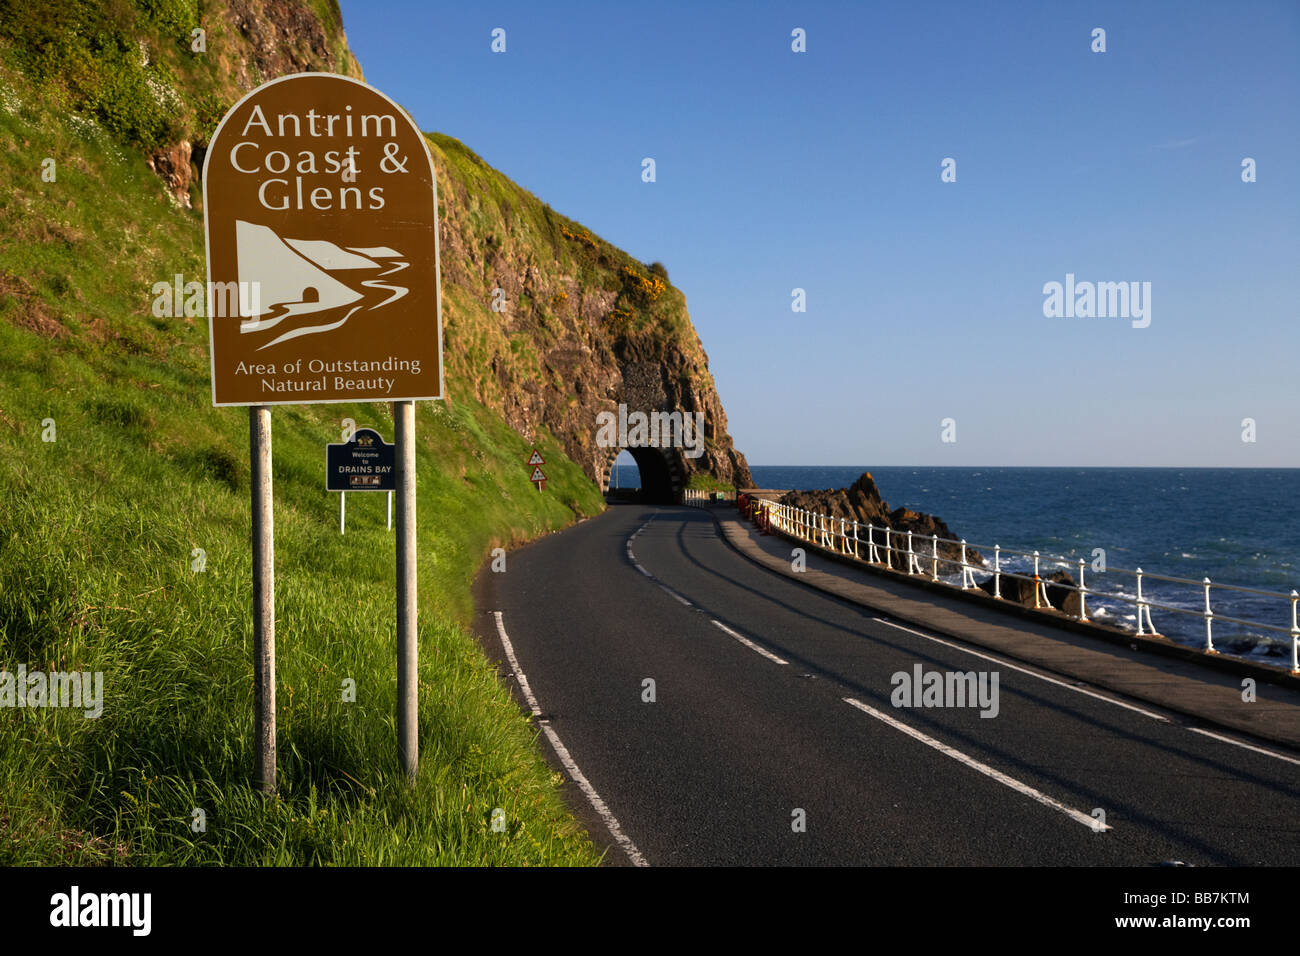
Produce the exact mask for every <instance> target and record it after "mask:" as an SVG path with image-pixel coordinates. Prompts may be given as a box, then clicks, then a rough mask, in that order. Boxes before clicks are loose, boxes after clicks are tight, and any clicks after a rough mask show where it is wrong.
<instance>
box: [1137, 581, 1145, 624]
mask: <svg viewBox="0 0 1300 956" xmlns="http://www.w3.org/2000/svg"><path fill="white" fill-rule="evenodd" d="M1137 592H1138V593H1137V612H1138V637H1141V636H1142V635H1143V634H1145V633H1146V631H1144V630H1142V569H1141V568H1138V569H1137Z"/></svg>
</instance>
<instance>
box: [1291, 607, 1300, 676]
mask: <svg viewBox="0 0 1300 956" xmlns="http://www.w3.org/2000/svg"><path fill="white" fill-rule="evenodd" d="M1296 601H1300V593H1297V592H1296V590H1295V588H1292V589H1291V673H1292V674H1300V624H1297V622H1296Z"/></svg>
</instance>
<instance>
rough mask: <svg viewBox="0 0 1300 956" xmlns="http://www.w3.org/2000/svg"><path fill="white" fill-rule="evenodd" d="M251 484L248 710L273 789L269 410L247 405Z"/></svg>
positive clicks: (263, 776) (261, 774) (262, 772)
mask: <svg viewBox="0 0 1300 956" xmlns="http://www.w3.org/2000/svg"><path fill="white" fill-rule="evenodd" d="M248 446H249V462H250V463H251V465H252V481H251V484H252V490H253V712H254V720H255V723H256V735H257V788H258V789H259V790H261V791H262V792H263V793H266V794H272V793H275V784H276V781H275V514H274V509H273V507H272V498H271V410H270V409H269V408H267V407H266V406H265V405H253V406H252V407H250V408H249V409H248Z"/></svg>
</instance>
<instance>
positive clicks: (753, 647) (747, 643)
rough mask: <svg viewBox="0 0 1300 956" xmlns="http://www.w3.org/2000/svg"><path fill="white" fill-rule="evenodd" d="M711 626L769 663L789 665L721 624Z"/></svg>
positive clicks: (716, 622)
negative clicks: (719, 629) (728, 635)
mask: <svg viewBox="0 0 1300 956" xmlns="http://www.w3.org/2000/svg"><path fill="white" fill-rule="evenodd" d="M709 620H711V621H713V618H709ZM713 624H714V626H715V627H718V628H721V629H722V630H723V631H725V632H726V633H728V634H730V635H731V636H732V637H734V638H735V639H736V640H738V641H740V643H742V644H744V645H745V646H746V647H748V648H749V649H750V650H751V651H756V652H758V653H759V654H762V655H763V656H764V657H766V658H767V659H768V660H769V661H775V662H776V663H777V664H789V663H790V662H789V661H787V660H784V659H782V658H780V657H777V656H776V655H775V654H773V653H772V652H771V651H769V650H767V649H765V648H762V647H759V646H758V645H757V644H755V643H754V642H753V641H751V640H750V639H749V638H747V637H744V636H743V635H740V634H737V633H736V632H735V631H733V630H732V629H731V628H729V627H727V625H725V624H723V623H722V622H721V621H713Z"/></svg>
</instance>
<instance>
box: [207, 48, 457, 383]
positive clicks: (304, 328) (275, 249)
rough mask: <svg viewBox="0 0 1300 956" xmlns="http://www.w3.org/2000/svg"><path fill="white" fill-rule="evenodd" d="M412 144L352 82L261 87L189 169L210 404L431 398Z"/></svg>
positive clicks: (431, 205) (433, 334)
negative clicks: (198, 177)
mask: <svg viewBox="0 0 1300 956" xmlns="http://www.w3.org/2000/svg"><path fill="white" fill-rule="evenodd" d="M437 217H438V197H437V182H436V180H435V178H434V173H433V160H432V158H431V156H430V153H429V150H428V147H427V145H426V144H425V140H424V136H423V135H422V134H421V133H420V131H419V129H418V128H417V127H416V126H415V124H414V123H413V122H412V121H411V119H410V117H409V116H407V114H406V113H405V111H403V110H402V108H401V107H399V106H398V105H397V104H396V103H394V102H393V101H392V100H390V99H389V98H388V97H386V96H384V94H382V93H380V92H379V91H378V90H376V89H374V88H373V87H370V86H367V85H366V84H365V83H362V82H360V81H359V80H353V79H350V78H348V77H344V76H336V75H334V74H329V73H299V74H294V75H292V76H286V77H281V78H280V79H278V80H272V81H271V82H270V83H266V84H264V85H262V86H259V87H258V88H257V89H255V90H253V91H252V92H251V93H249V94H248V95H247V96H245V97H244V98H243V99H242V100H240V101H239V102H238V103H236V104H235V105H234V106H233V107H232V108H231V109H230V112H228V113H227V114H226V116H225V118H224V119H223V120H222V121H221V124H220V125H219V126H218V127H217V130H216V132H215V133H214V134H213V136H212V142H211V143H210V145H209V146H208V152H207V158H206V160H205V162H204V166H203V218H204V225H205V227H206V232H207V248H208V283H209V285H208V328H209V336H210V343H211V354H212V401H213V404H214V405H284V404H304V403H314V402H365V401H373V402H378V401H385V402H389V401H407V400H414V399H436V398H442V397H443V369H442V313H441V303H440V289H439V282H438V218H437Z"/></svg>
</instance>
